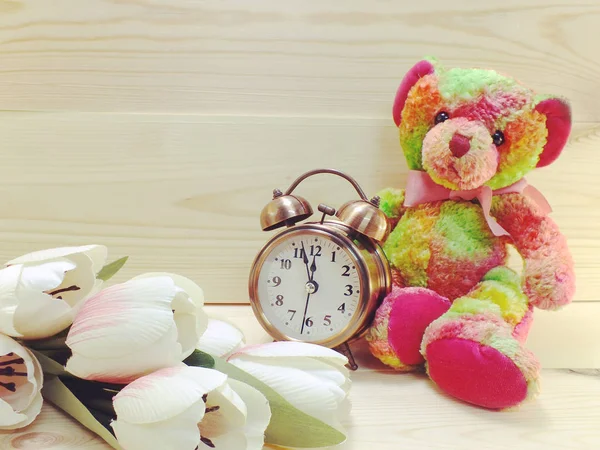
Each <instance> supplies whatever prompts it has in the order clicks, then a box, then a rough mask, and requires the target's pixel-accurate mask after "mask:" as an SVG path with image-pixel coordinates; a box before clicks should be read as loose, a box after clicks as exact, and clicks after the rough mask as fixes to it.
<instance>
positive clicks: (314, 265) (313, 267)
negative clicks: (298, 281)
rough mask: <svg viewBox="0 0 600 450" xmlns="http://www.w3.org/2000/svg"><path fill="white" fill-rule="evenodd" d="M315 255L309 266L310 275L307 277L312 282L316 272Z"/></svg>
mask: <svg viewBox="0 0 600 450" xmlns="http://www.w3.org/2000/svg"><path fill="white" fill-rule="evenodd" d="M316 263H317V255H315V256H313V261H312V264H311V265H310V271H311V275H309V278H310V280H309V281H313V280H314V279H315V272H316V271H317V264H316Z"/></svg>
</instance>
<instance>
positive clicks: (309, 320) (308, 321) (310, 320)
mask: <svg viewBox="0 0 600 450" xmlns="http://www.w3.org/2000/svg"><path fill="white" fill-rule="evenodd" d="M304 324H305V325H306V326H307V327H308V328H310V327H312V326H313V321H312V318H311V317H308V318H307V319H306V322H304Z"/></svg>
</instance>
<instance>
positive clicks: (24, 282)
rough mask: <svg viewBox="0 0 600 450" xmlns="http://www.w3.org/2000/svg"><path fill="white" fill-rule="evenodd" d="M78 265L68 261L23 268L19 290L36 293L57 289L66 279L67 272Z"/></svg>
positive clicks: (42, 263)
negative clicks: (28, 290)
mask: <svg viewBox="0 0 600 450" xmlns="http://www.w3.org/2000/svg"><path fill="white" fill-rule="evenodd" d="M75 267H77V266H76V264H75V263H73V262H72V261H69V260H66V259H59V260H56V261H45V262H41V263H40V264H37V265H35V266H23V270H22V271H21V279H20V280H19V284H20V286H19V289H31V290H32V291H36V292H44V291H49V290H51V289H55V288H57V287H58V286H59V285H60V284H61V283H62V282H63V279H64V278H65V272H67V271H69V270H73V269H75Z"/></svg>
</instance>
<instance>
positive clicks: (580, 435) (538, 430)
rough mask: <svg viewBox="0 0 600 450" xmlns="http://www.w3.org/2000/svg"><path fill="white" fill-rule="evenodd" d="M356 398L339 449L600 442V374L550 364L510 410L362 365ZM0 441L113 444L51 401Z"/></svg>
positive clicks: (67, 447)
mask: <svg viewBox="0 0 600 450" xmlns="http://www.w3.org/2000/svg"><path fill="white" fill-rule="evenodd" d="M350 398H351V402H352V411H351V414H350V417H349V418H348V419H347V420H346V421H345V422H344V426H345V427H346V430H347V432H348V441H347V442H346V443H345V444H342V445H340V446H338V447H335V448H336V449H339V450H362V449H364V448H368V447H371V448H376V449H377V450H395V449H397V448H427V449H455V448H461V449H465V450H471V449H472V450H479V449H482V448H484V449H486V450H496V449H497V450H504V449H506V448H509V447H512V448H519V449H523V450H530V449H531V450H538V449H542V448H543V449H561V450H562V449H573V450H579V449H582V448H598V446H600V430H598V427H597V424H598V420H600V402H599V400H598V399H599V398H600V382H599V376H598V375H597V374H594V373H592V375H582V374H578V373H569V372H567V371H550V370H549V371H545V372H544V394H543V396H542V397H541V398H539V399H538V400H537V401H535V402H533V403H530V404H527V405H524V406H523V407H522V408H520V409H519V410H517V411H513V412H506V413H497V412H490V411H484V410H480V409H477V408H473V407H472V406H469V405H464V404H461V403H459V402H457V401H456V400H453V399H451V398H449V397H446V396H444V395H442V394H441V393H439V392H438V391H437V390H436V389H435V388H434V387H433V386H432V385H431V383H430V381H428V380H427V379H426V378H425V377H424V376H421V375H400V376H398V374H393V373H389V372H388V373H377V372H368V371H359V372H357V373H356V374H354V375H353V384H352V388H351V390H350ZM0 446H1V448H3V449H6V450H13V449H14V450H16V449H35V450H46V449H49V450H50V449H58V448H60V449H61V450H75V449H77V450H109V449H110V447H109V446H108V445H106V444H104V443H103V442H102V441H101V440H100V439H99V438H96V437H94V436H93V435H91V434H90V433H89V432H88V431H87V430H85V429H84V428H82V427H81V426H80V425H78V424H77V423H76V422H74V421H72V420H71V419H70V418H68V417H66V416H65V415H64V414H63V413H62V412H59V411H57V410H56V409H54V408H53V407H52V406H49V405H46V406H44V409H43V411H42V415H41V416H40V417H39V418H38V420H37V421H36V422H34V423H33V424H32V425H30V426H29V427H27V428H25V429H23V430H19V431H16V432H13V433H11V432H0ZM272 449H274V447H270V446H265V448H264V450H272ZM149 450H150V449H149ZM152 450H154V449H152ZM156 450H158V449H156Z"/></svg>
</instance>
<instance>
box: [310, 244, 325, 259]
mask: <svg viewBox="0 0 600 450" xmlns="http://www.w3.org/2000/svg"><path fill="white" fill-rule="evenodd" d="M321 250H322V249H321V246H320V245H311V246H310V256H321Z"/></svg>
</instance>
